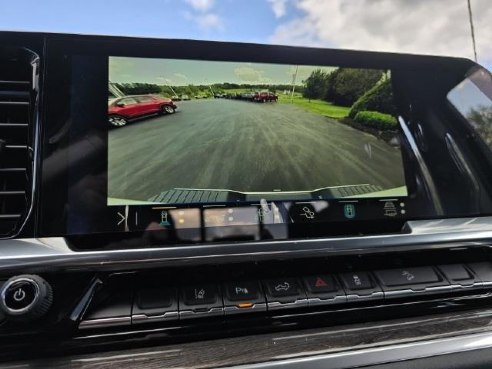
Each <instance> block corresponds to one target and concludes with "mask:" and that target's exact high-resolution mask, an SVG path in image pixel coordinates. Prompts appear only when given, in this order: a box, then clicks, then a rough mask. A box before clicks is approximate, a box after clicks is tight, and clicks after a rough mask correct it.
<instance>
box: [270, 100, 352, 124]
mask: <svg viewBox="0 0 492 369" xmlns="http://www.w3.org/2000/svg"><path fill="white" fill-rule="evenodd" d="M278 102H279V103H281V104H291V103H292V104H293V105H295V106H298V107H300V108H301V109H304V110H306V111H309V112H312V113H315V114H320V115H323V116H325V117H329V118H335V119H340V118H345V117H346V116H348V113H349V111H350V107H345V106H337V105H333V104H332V103H329V102H326V101H323V100H311V101H309V100H308V99H305V98H303V97H302V96H301V95H300V94H294V99H293V100H292V102H291V98H290V95H284V94H279V96H278Z"/></svg>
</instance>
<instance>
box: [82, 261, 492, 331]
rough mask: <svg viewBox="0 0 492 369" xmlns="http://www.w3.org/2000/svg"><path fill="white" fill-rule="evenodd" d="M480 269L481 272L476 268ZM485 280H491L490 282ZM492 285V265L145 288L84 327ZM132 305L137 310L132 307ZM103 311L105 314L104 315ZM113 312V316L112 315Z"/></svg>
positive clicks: (98, 311) (88, 318)
mask: <svg viewBox="0 0 492 369" xmlns="http://www.w3.org/2000/svg"><path fill="white" fill-rule="evenodd" d="M474 269H475V270H474ZM477 271H478V272H477ZM484 277H485V278H484ZM490 284H492V264H490V263H478V264H473V265H472V264H470V265H468V266H465V265H462V264H452V265H443V266H438V267H431V266H426V267H412V268H398V269H387V270H379V271H375V272H367V271H362V272H346V273H340V274H336V275H335V274H321V275H312V276H308V277H303V278H277V279H268V280H264V281H263V282H262V283H260V282H258V281H240V282H231V283H225V284H223V285H220V286H219V285H215V284H197V285H193V286H185V287H183V288H181V289H180V290H178V289H177V288H174V287H152V288H149V287H145V286H141V288H139V289H138V290H137V292H136V294H135V298H134V299H133V303H131V302H129V303H128V305H130V306H127V307H122V304H121V302H120V303H119V308H120V309H119V310H118V308H117V309H114V308H108V306H105V307H104V308H102V309H96V310H93V311H92V312H91V313H90V314H89V315H87V316H86V317H84V320H83V321H82V322H81V324H80V327H81V328H91V327H99V326H107V325H129V324H138V323H144V322H158V321H167V320H177V319H188V318H196V317H205V316H221V315H224V314H225V315H231V314H237V313H246V312H260V311H266V310H276V309H284V308H296V307H307V306H316V305H329V304H339V303H346V302H351V301H364V300H373V299H391V298H397V297H406V296H411V295H416V294H429V293H440V292H441V293H442V292H451V291H455V290H459V289H467V288H479V287H487V286H489V285H490ZM131 304H132V306H131ZM101 312H102V314H101ZM108 314H109V315H108Z"/></svg>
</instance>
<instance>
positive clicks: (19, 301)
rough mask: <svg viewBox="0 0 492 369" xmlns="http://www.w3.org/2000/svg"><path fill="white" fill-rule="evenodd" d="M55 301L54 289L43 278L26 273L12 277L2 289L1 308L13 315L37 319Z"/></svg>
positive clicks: (0, 295)
mask: <svg viewBox="0 0 492 369" xmlns="http://www.w3.org/2000/svg"><path fill="white" fill-rule="evenodd" d="M52 302H53V290H52V289H51V286H50V285H49V284H48V282H46V281H45V280H44V279H43V278H41V277H40V276H37V275H31V274H24V275H19V276H15V277H12V278H10V279H9V280H8V281H7V282H5V284H4V285H3V286H2V288H1V289H0V309H1V310H3V312H4V313H5V314H6V315H8V316H11V317H19V318H23V319H35V318H39V317H41V316H43V315H44V314H46V312H47V311H48V310H49V308H50V307H51V303H52Z"/></svg>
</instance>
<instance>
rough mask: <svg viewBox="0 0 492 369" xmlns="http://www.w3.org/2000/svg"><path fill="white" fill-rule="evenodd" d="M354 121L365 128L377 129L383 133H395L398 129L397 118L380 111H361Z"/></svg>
mask: <svg viewBox="0 0 492 369" xmlns="http://www.w3.org/2000/svg"><path fill="white" fill-rule="evenodd" d="M354 120H355V121H356V122H357V123H360V124H362V125H364V126H367V127H371V128H376V129H379V130H381V131H394V130H396V129H397V127H398V122H397V121H396V118H395V117H393V116H391V115H389V114H384V113H380V112H378V111H368V110H362V111H359V112H358V113H357V114H356V115H355V118H354Z"/></svg>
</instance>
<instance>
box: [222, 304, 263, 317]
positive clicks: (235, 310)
mask: <svg viewBox="0 0 492 369" xmlns="http://www.w3.org/2000/svg"><path fill="white" fill-rule="evenodd" d="M266 310H267V305H266V303H264V302H257V303H253V306H251V307H245V308H240V307H237V306H236V305H234V306H224V313H225V315H231V314H242V313H256V312H262V311H266Z"/></svg>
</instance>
